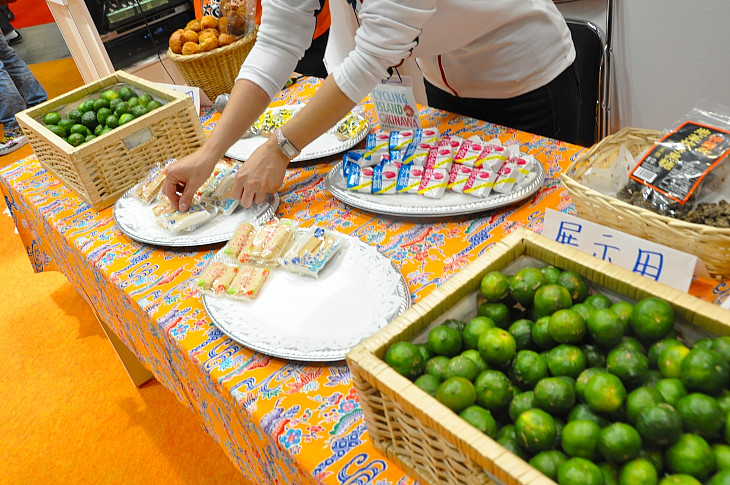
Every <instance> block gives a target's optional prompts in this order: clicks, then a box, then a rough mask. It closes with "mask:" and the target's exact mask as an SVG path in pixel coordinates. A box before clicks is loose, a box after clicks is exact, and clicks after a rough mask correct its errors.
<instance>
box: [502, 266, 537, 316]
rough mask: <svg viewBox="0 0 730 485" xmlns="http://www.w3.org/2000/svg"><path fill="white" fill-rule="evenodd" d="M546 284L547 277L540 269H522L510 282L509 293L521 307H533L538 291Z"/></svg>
mask: <svg viewBox="0 0 730 485" xmlns="http://www.w3.org/2000/svg"><path fill="white" fill-rule="evenodd" d="M544 284H545V277H544V276H543V274H542V272H541V271H540V270H539V269H538V268H532V267H527V268H522V269H521V270H519V271H518V272H517V273H516V274H515V276H514V278H512V279H511V280H510V281H509V292H510V295H512V298H514V299H515V300H516V301H517V302H518V303H519V304H520V305H522V306H523V307H525V308H527V307H529V306H531V305H532V302H533V299H534V298H535V293H536V292H537V289H538V288H540V287H541V286H542V285H544Z"/></svg>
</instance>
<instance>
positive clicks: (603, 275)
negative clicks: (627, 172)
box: [347, 229, 730, 485]
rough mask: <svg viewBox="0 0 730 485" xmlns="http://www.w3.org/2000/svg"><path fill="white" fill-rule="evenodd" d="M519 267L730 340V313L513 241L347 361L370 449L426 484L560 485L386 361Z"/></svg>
mask: <svg viewBox="0 0 730 485" xmlns="http://www.w3.org/2000/svg"><path fill="white" fill-rule="evenodd" d="M523 257H525V258H523ZM520 258H521V259H522V260H524V259H527V258H534V259H532V260H533V261H535V260H537V261H539V264H552V265H554V266H556V267H558V268H561V269H563V270H571V271H575V272H577V273H578V274H580V275H582V276H583V277H584V278H586V280H588V281H589V282H590V283H591V284H592V285H594V286H599V287H602V289H605V291H606V292H607V293H608V294H609V295H611V294H613V295H614V296H617V297H619V298H620V299H626V300H634V301H636V300H640V299H641V298H645V297H648V296H657V297H660V298H663V299H665V300H667V301H669V302H670V303H671V304H672V306H673V308H674V310H675V312H676V314H677V319H678V320H680V321H681V322H682V325H683V327H684V329H683V330H685V331H691V330H694V331H696V334H699V335H702V334H715V335H730V326H729V323H730V312H729V311H727V310H725V309H722V308H720V307H719V306H716V305H712V304H710V303H707V302H704V301H702V300H699V299H697V298H695V297H693V296H690V295H688V294H686V293H682V292H680V291H678V290H675V289H673V288H670V287H668V286H665V285H663V284H660V283H657V282H655V281H653V280H651V279H649V278H646V277H643V276H639V275H636V274H634V273H632V272H630V271H628V270H626V269H623V268H621V267H618V266H615V265H613V264H611V263H608V262H606V261H602V260H600V259H597V258H594V257H593V256H590V255H588V254H585V253H582V252H579V251H577V250H575V249H573V248H570V247H568V246H565V245H562V244H559V243H557V242H555V241H553V240H550V239H548V238H545V237H543V236H540V235H537V234H535V233H533V232H531V231H529V230H524V229H520V230H518V231H515V232H514V233H512V234H510V235H509V236H507V237H505V238H504V239H503V240H502V241H500V242H498V243H496V244H494V245H493V246H492V247H490V249H489V251H487V252H486V253H485V254H483V255H482V256H480V257H479V258H478V259H477V260H476V261H474V262H473V263H472V264H470V265H469V266H467V267H466V268H465V269H463V270H462V271H460V272H459V273H458V274H456V275H454V276H453V277H451V278H450V279H449V280H448V281H447V282H446V283H444V284H443V285H442V286H440V287H439V288H437V289H435V290H433V291H432V292H431V293H430V294H429V295H428V296H426V297H425V298H424V299H423V300H421V301H420V302H418V303H417V304H416V305H414V306H413V307H411V308H409V309H408V310H407V311H405V312H404V313H403V314H402V315H401V316H399V317H398V318H396V319H395V320H394V321H393V322H391V323H390V324H389V325H387V326H386V327H385V328H383V329H382V330H380V331H379V332H378V333H377V334H375V335H373V336H372V337H370V338H368V339H367V340H365V341H364V342H362V343H361V344H360V345H358V346H356V347H355V348H354V349H352V351H350V352H349V353H348V355H347V363H348V365H349V366H350V369H351V370H352V376H353V383H354V385H355V388H356V390H357V392H358V395H359V398H360V405H361V407H362V409H363V412H364V419H365V424H366V426H367V428H368V432H369V434H370V439H371V441H372V443H373V444H374V446H375V447H376V448H377V449H379V450H380V451H381V452H383V453H384V454H385V455H386V456H388V457H389V458H391V459H392V460H394V461H395V462H397V463H398V464H399V465H400V466H401V467H403V469H405V470H406V471H407V472H408V473H410V474H412V475H413V476H414V477H417V478H418V479H419V480H421V481H423V482H425V483H430V484H432V485H441V484H459V485H462V484H463V485H466V484H489V483H494V479H496V480H498V481H499V482H501V483H504V484H518V483H519V484H530V485H541V484H553V485H554V482H553V481H552V480H550V479H549V478H547V477H546V476H545V475H543V474H541V473H539V472H538V471H537V470H536V469H534V468H532V467H531V466H530V465H529V464H528V463H526V462H525V461H523V460H522V459H520V458H518V457H517V456H516V455H514V454H512V453H511V452H509V451H507V450H506V449H505V448H503V447H502V446H501V445H499V444H498V443H497V442H496V441H494V440H492V439H491V438H490V437H489V436H487V435H486V434H483V433H481V432H480V431H478V430H477V429H476V428H474V427H472V426H471V425H469V424H468V423H467V422H466V421H464V420H462V419H461V418H460V417H459V416H458V415H457V414H455V413H454V412H452V411H451V410H450V409H449V408H447V407H446V406H444V405H442V404H441V403H439V402H438V401H437V400H436V399H435V398H433V397H431V396H430V395H429V394H427V393H426V392H424V391H422V390H421V389H419V388H418V387H416V386H415V385H414V384H413V383H412V382H411V381H409V380H408V379H407V378H405V377H403V376H401V375H400V374H398V373H397V372H396V371H395V370H394V369H392V368H391V367H390V366H388V365H387V364H386V363H385V362H384V361H383V356H384V355H385V351H386V350H387V348H388V347H389V346H390V345H392V344H393V343H395V342H399V341H404V340H406V341H412V342H416V343H418V342H423V341H425V336H426V334H427V332H428V330H429V329H430V328H432V327H433V326H435V325H436V324H438V323H441V322H443V321H444V320H445V319H447V318H462V319H463V318H471V317H473V316H475V315H476V301H477V295H478V293H479V284H480V282H481V279H482V277H483V276H484V275H485V274H486V273H488V272H489V271H494V270H500V271H502V270H504V268H505V267H508V265H512V267H513V268H514V267H515V265H516V264H517V263H519V260H520ZM506 272H509V271H506Z"/></svg>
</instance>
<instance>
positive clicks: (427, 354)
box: [416, 344, 433, 362]
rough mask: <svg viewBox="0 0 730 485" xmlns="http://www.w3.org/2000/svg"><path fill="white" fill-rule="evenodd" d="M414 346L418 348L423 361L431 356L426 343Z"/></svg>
mask: <svg viewBox="0 0 730 485" xmlns="http://www.w3.org/2000/svg"><path fill="white" fill-rule="evenodd" d="M416 347H418V350H419V351H420V352H421V355H422V356H423V361H424V362H426V361H428V359H430V358H431V357H433V356H432V355H431V352H429V350H428V345H427V344H416Z"/></svg>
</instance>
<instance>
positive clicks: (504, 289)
mask: <svg viewBox="0 0 730 485" xmlns="http://www.w3.org/2000/svg"><path fill="white" fill-rule="evenodd" d="M479 291H480V292H481V294H482V296H483V297H484V298H486V299H487V301H491V302H497V301H500V300H502V298H504V297H505V296H507V294H508V293H509V281H507V277H506V276H505V275H503V274H502V273H500V272H499V271H490V272H489V273H487V274H485V275H484V276H483V277H482V281H481V283H480V284H479Z"/></svg>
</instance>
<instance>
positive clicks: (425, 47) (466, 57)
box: [237, 0, 575, 103]
mask: <svg viewBox="0 0 730 485" xmlns="http://www.w3.org/2000/svg"><path fill="white" fill-rule="evenodd" d="M345 1H346V0H331V2H345ZM351 3H354V4H355V7H354V8H353V7H352V6H351V5H346V8H348V9H350V11H352V15H353V16H354V18H355V19H356V22H357V23H352V25H353V26H356V27H357V26H358V25H359V27H357V28H356V30H355V32H352V33H351V35H354V40H355V48H354V49H353V50H351V51H350V52H349V54H348V55H347V57H345V58H344V59H342V62H341V63H339V64H338V65H336V66H332V65H330V66H328V67H330V68H331V69H332V73H333V75H334V78H335V82H336V83H337V86H338V87H339V88H340V90H342V92H343V93H345V95H347V97H349V98H350V99H351V100H352V101H353V102H355V103H359V102H360V101H361V100H362V99H363V98H364V97H365V96H367V94H368V93H369V92H370V91H371V90H372V88H373V87H375V86H376V85H377V83H378V82H380V81H381V80H382V79H386V78H387V77H388V68H389V67H392V66H397V65H398V64H400V63H401V61H402V60H403V59H406V58H408V57H411V56H415V57H416V62H417V64H418V66H419V67H420V69H421V71H422V72H423V75H424V77H425V78H426V79H427V80H428V81H429V82H430V83H431V84H433V85H435V86H437V87H438V88H440V89H442V90H444V91H447V92H450V93H452V94H454V95H456V96H459V97H464V98H511V97H514V96H518V95H520V94H525V93H528V92H530V91H532V90H534V89H537V88H539V87H542V86H544V85H546V84H547V83H549V82H550V81H552V80H553V79H555V78H556V77H557V76H558V75H559V74H560V73H561V72H563V71H564V70H565V69H566V68H567V67H568V66H570V64H572V62H573V60H574V59H575V50H574V48H573V42H572V39H571V36H570V31H569V30H568V27H567V25H566V24H565V21H564V20H563V17H562V15H561V14H560V12H559V11H558V10H557V8H556V7H555V5H554V4H553V2H552V0H351ZM318 8H319V1H318V0H262V12H263V15H262V19H261V28H260V30H259V34H258V38H257V41H256V44H255V45H254V47H253V49H252V50H251V52H250V53H249V55H248V57H247V58H246V61H245V62H244V64H243V66H242V67H241V70H240V72H239V75H238V78H237V79H247V80H250V81H252V82H254V83H256V84H257V85H259V86H260V87H261V88H262V89H264V91H266V92H267V93H268V94H269V95H270V96H272V97H273V96H274V95H275V94H276V93H278V92H279V90H280V89H281V86H283V85H284V83H285V82H286V80H287V79H288V78H289V76H290V75H291V73H292V71H293V69H294V67H295V66H296V63H297V62H298V60H299V59H300V58H301V56H302V55H303V54H304V51H305V50H306V49H307V48H308V47H309V45H310V43H311V39H312V34H313V32H314V25H315V18H314V11H315V10H317V9H318ZM334 37H336V36H331V37H330V42H337V39H336V38H334Z"/></svg>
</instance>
